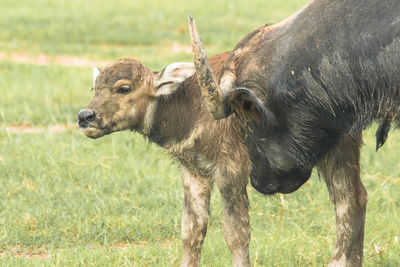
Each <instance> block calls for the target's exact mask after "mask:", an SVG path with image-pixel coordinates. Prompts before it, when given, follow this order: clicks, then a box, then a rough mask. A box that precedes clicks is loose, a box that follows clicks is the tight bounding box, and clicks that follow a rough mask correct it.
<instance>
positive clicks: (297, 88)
mask: <svg viewBox="0 0 400 267" xmlns="http://www.w3.org/2000/svg"><path fill="white" fill-rule="evenodd" d="M189 24H190V29H191V37H192V44H193V51H194V57H195V66H196V72H197V75H194V76H192V74H193V73H194V67H193V65H192V64H187V63H186V64H185V63H175V64H172V65H170V66H168V67H167V68H165V69H164V70H163V71H162V72H160V73H155V74H154V73H152V72H151V71H149V70H148V69H147V68H146V67H144V66H143V65H141V64H140V63H138V62H137V61H134V60H130V59H124V60H120V61H118V62H117V63H115V64H114V65H112V66H110V67H108V68H106V69H105V70H103V71H102V72H101V73H100V75H99V76H98V77H97V78H96V77H95V80H94V89H95V92H96V94H95V97H94V99H93V101H92V102H91V103H90V104H89V106H88V107H87V108H86V109H85V110H82V111H81V112H80V113H79V125H80V126H81V127H82V128H84V132H85V134H86V135H88V136H89V137H92V138H97V137H101V136H103V135H104V134H109V133H111V132H114V131H119V130H124V129H131V130H135V131H137V132H140V133H142V134H143V135H145V136H147V137H149V140H151V141H153V142H155V143H157V144H159V145H160V146H162V147H165V148H166V149H167V150H168V152H170V153H171V154H172V155H173V156H174V157H175V158H177V160H178V161H179V162H180V163H181V166H182V181H183V186H184V189H185V203H184V212H183V217H182V238H183V250H184V252H183V259H182V265H184V266H189V265H190V266H196V265H198V264H199V259H200V251H201V245H202V243H203V240H204V237H205V233H206V229H207V220H208V216H209V215H208V214H209V199H210V194H211V188H212V185H213V183H216V184H217V186H218V188H219V190H220V192H221V196H222V199H223V209H224V212H223V227H224V233H225V239H226V241H227V243H228V246H229V248H230V250H231V252H232V255H233V259H234V264H235V265H236V266H248V265H250V262H249V255H248V246H249V241H250V226H249V218H248V198H247V193H246V185H247V183H248V179H249V177H250V181H251V184H252V185H253V186H254V187H255V188H256V189H257V190H258V191H259V192H261V193H264V194H274V193H278V192H280V193H290V192H293V191H295V190H296V189H298V188H299V187H300V186H301V185H302V184H304V182H306V181H307V179H308V178H309V176H310V173H311V170H312V169H313V168H314V167H317V169H318V171H319V173H320V174H321V175H322V176H323V177H324V180H325V182H326V184H327V187H328V190H329V193H330V196H331V198H332V201H333V203H334V205H335V211H336V221H337V233H336V245H335V250H334V254H333V256H332V259H331V262H330V265H331V266H360V265H362V256H363V253H362V249H363V237H364V220H365V209H366V203H367V193H366V190H365V188H364V187H363V185H362V182H361V180H360V168H359V157H360V146H361V144H362V140H361V136H362V130H363V129H365V128H366V127H367V126H368V125H370V124H371V122H373V121H382V124H381V126H380V127H379V129H378V131H377V148H378V147H379V146H381V145H382V144H383V143H384V141H385V140H386V137H387V133H388V131H389V129H390V124H391V122H392V121H398V119H399V111H400V105H399V100H400V75H399V71H400V2H398V0H387V1H380V0H365V1H358V0H357V1H356V0H348V1H340V0H337V1H332V0H331V1H327V0H316V1H312V2H310V3H309V4H308V5H306V6H305V7H304V8H303V9H302V10H300V11H299V12H297V13H296V14H294V15H293V16H291V17H290V18H288V19H287V20H285V21H283V22H281V23H279V24H276V25H267V26H264V27H262V28H259V29H257V30H256V31H254V32H252V33H250V34H249V35H248V36H246V37H245V38H244V39H243V40H242V41H241V42H240V43H239V44H238V45H237V46H236V48H235V49H234V50H233V52H227V53H224V54H221V55H218V56H215V57H213V58H212V59H211V67H210V65H209V63H208V59H207V57H206V56H205V52H204V49H203V47H202V43H201V41H200V37H199V34H198V32H197V28H196V26H195V24H194V21H193V20H192V19H191V18H190V19H189ZM213 71H214V74H215V75H217V77H218V79H215V78H214V77H215V76H214V74H213ZM196 77H197V80H198V82H199V83H198V84H197V81H196ZM199 85H200V88H199ZM200 92H202V94H200ZM166 95H167V96H166ZM201 96H202V97H201ZM207 110H208V111H209V112H207ZM213 118H214V119H215V120H214V119H213Z"/></svg>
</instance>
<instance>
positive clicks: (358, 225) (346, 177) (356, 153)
mask: <svg viewBox="0 0 400 267" xmlns="http://www.w3.org/2000/svg"><path fill="white" fill-rule="evenodd" d="M361 143H362V140H361V134H360V135H346V136H344V137H343V138H342V140H341V142H340V144H339V145H338V146H337V147H336V148H335V149H334V150H332V151H331V152H329V153H328V155H326V157H325V158H324V159H323V160H322V161H321V162H320V163H319V164H318V166H317V168H318V171H319V173H321V174H322V175H323V177H324V180H325V183H326V185H327V187H328V191H329V195H330V197H331V200H332V202H333V204H334V206H335V212H336V244H335V250H334V252H333V255H332V258H331V261H330V263H329V266H330V267H334V266H335V267H336V266H340V267H344V266H349V267H350V266H351V267H356V266H362V258H363V244H364V224H365V210H366V205H367V191H366V190H365V188H364V186H363V184H362V182H361V180H360V164H359V160H360V146H361Z"/></svg>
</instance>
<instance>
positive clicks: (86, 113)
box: [78, 109, 96, 128]
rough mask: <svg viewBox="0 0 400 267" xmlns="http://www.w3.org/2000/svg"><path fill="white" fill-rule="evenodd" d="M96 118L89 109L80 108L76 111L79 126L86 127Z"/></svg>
mask: <svg viewBox="0 0 400 267" xmlns="http://www.w3.org/2000/svg"><path fill="white" fill-rule="evenodd" d="M95 119H96V115H95V114H94V112H93V111H92V110H90V109H82V110H81V111H79V112H78V125H79V127H81V128H87V127H89V126H90V124H91V123H92V122H94V120H95Z"/></svg>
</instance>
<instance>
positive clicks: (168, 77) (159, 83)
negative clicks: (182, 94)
mask: <svg viewBox="0 0 400 267" xmlns="http://www.w3.org/2000/svg"><path fill="white" fill-rule="evenodd" d="M195 72H196V69H195V67H194V64H193V63H186V62H177V63H172V64H171V65H168V66H167V67H166V68H164V69H163V70H162V71H161V72H159V73H157V74H156V75H155V76H154V86H155V93H156V95H157V96H159V95H169V94H172V93H173V92H175V90H176V89H178V87H179V86H180V85H181V83H183V82H184V81H185V80H186V79H187V78H189V77H190V76H192V75H193V74H194V73H195Z"/></svg>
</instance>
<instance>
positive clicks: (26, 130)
mask: <svg viewBox="0 0 400 267" xmlns="http://www.w3.org/2000/svg"><path fill="white" fill-rule="evenodd" d="M5 129H6V131H7V132H9V133H16V134H34V133H42V132H50V133H59V132H63V131H66V130H77V129H78V127H77V126H75V125H52V126H48V127H43V126H39V127H32V126H28V125H22V126H20V125H10V126H6V127H5Z"/></svg>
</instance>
